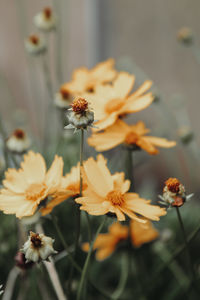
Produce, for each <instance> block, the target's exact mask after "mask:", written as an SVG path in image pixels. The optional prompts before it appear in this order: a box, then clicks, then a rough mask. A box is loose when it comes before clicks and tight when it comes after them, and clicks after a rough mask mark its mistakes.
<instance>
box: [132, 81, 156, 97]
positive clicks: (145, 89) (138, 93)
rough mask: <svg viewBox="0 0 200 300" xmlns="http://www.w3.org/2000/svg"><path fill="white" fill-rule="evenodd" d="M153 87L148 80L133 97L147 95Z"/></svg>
mask: <svg viewBox="0 0 200 300" xmlns="http://www.w3.org/2000/svg"><path fill="white" fill-rule="evenodd" d="M151 86H152V81H151V80H146V81H145V82H144V83H143V84H142V85H141V86H140V87H139V88H138V89H137V91H135V92H134V93H133V94H132V96H134V97H139V96H142V95H143V94H144V93H146V92H147V91H148V90H149V89H150V87H151Z"/></svg>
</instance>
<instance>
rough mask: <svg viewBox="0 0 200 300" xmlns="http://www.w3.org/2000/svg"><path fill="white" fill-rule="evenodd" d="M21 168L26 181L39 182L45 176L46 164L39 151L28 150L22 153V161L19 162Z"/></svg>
mask: <svg viewBox="0 0 200 300" xmlns="http://www.w3.org/2000/svg"><path fill="white" fill-rule="evenodd" d="M21 168H22V170H23V171H24V176H26V181H27V182H28V183H29V184H31V183H40V182H42V181H43V180H44V178H45V173H46V164H45V161H44V158H43V157H42V155H41V154H40V153H34V152H33V151H29V152H28V154H26V155H24V161H23V162H22V163H21Z"/></svg>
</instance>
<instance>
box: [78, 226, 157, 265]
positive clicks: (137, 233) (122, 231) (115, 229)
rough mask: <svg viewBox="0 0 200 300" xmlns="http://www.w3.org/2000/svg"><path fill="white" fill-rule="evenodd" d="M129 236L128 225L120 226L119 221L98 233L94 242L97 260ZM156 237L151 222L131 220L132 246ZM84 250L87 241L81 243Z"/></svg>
mask: <svg viewBox="0 0 200 300" xmlns="http://www.w3.org/2000/svg"><path fill="white" fill-rule="evenodd" d="M128 236H129V228H128V226H122V225H121V224H120V223H119V222H115V223H113V224H112V225H111V226H110V227H109V229H108V233H103V234H99V235H98V237H97V239H96V241H95V243H94V250H97V251H96V258H97V260H104V259H106V258H107V257H109V256H110V255H111V254H112V253H113V252H114V251H115V249H116V247H117V246H118V244H119V243H120V242H121V241H125V240H127V239H128ZM157 237H158V231H157V230H156V229H154V227H153V225H152V223H151V222H150V221H147V222H146V223H145V224H142V223H140V222H136V221H131V224H130V238H131V242H132V244H133V246H134V247H140V246H142V245H143V244H145V243H149V242H151V241H153V240H155V239H156V238H157ZM82 249H83V250H84V251H86V252H87V251H88V250H89V243H84V244H83V245H82Z"/></svg>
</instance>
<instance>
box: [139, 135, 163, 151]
mask: <svg viewBox="0 0 200 300" xmlns="http://www.w3.org/2000/svg"><path fill="white" fill-rule="evenodd" d="M136 144H137V146H139V147H140V148H142V149H143V150H145V151H146V152H148V153H149V154H151V155H156V154H158V153H159V151H158V149H157V148H156V147H155V146H154V145H153V144H151V143H150V141H148V140H146V137H141V138H140V139H139V140H138V141H137V143H136Z"/></svg>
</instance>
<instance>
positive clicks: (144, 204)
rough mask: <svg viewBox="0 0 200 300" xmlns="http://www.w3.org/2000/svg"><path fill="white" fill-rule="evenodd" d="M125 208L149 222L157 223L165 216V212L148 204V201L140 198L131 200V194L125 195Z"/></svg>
mask: <svg viewBox="0 0 200 300" xmlns="http://www.w3.org/2000/svg"><path fill="white" fill-rule="evenodd" d="M125 199H126V207H127V208H128V209H130V210H132V211H134V212H135V213H138V214H140V215H141V216H143V217H146V218H148V219H150V220H154V221H159V220H160V217H161V216H164V215H166V210H165V209H164V208H161V207H160V206H157V205H152V204H150V200H145V199H142V198H138V199H132V193H127V194H126V195H125Z"/></svg>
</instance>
